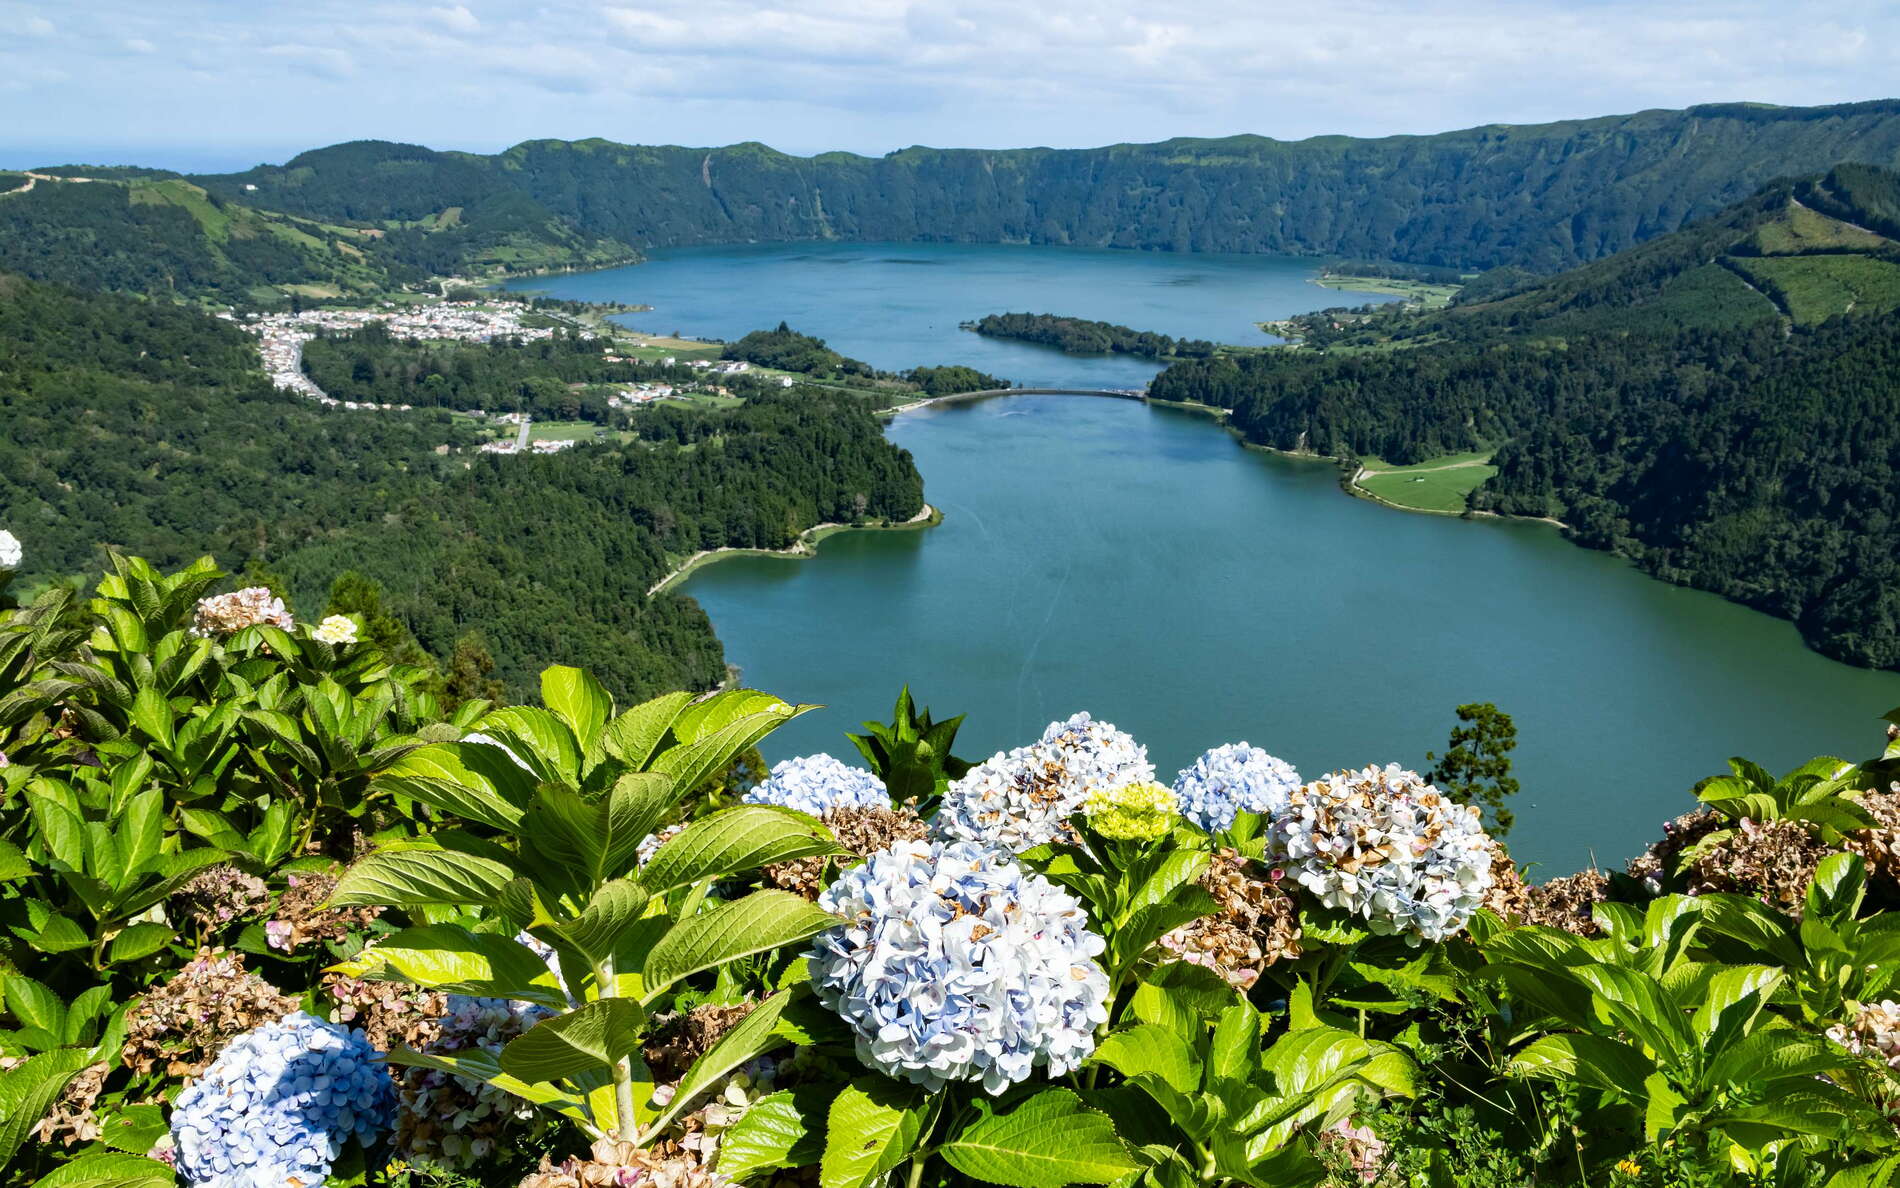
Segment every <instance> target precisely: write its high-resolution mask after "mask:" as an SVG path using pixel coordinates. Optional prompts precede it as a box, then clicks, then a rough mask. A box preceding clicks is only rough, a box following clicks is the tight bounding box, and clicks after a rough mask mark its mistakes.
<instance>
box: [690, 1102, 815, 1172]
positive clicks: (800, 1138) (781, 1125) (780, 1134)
mask: <svg viewBox="0 0 1900 1188" xmlns="http://www.w3.org/2000/svg"><path fill="white" fill-rule="evenodd" d="M831 1100H832V1092H831V1090H830V1088H829V1087H827V1086H824V1085H801V1086H800V1087H798V1088H797V1089H781V1090H780V1091H778V1092H777V1093H773V1094H770V1095H768V1096H766V1097H761V1098H760V1099H759V1100H757V1101H755V1102H753V1103H752V1104H751V1105H750V1106H748V1107H747V1108H746V1112H745V1113H744V1114H743V1115H741V1116H740V1118H739V1120H738V1121H737V1122H735V1123H733V1124H732V1126H731V1128H729V1129H728V1130H727V1131H726V1132H725V1133H724V1134H722V1135H721V1136H720V1137H719V1164H718V1171H719V1174H720V1175H722V1176H727V1177H729V1178H731V1179H734V1180H738V1181H742V1182H743V1181H744V1180H745V1179H746V1178H747V1177H748V1176H751V1175H753V1174H754V1173H756V1172H762V1171H771V1170H773V1169H775V1168H781V1167H806V1166H809V1165H811V1164H813V1163H816V1162H818V1161H819V1159H821V1158H822V1157H823V1155H824V1150H825V1146H824V1138H825V1115H826V1112H827V1111H828V1110H829V1108H830V1106H831Z"/></svg>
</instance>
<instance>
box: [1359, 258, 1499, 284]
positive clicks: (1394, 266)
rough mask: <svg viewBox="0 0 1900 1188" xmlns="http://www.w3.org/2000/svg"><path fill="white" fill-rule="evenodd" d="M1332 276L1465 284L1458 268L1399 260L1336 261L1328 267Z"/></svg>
mask: <svg viewBox="0 0 1900 1188" xmlns="http://www.w3.org/2000/svg"><path fill="white" fill-rule="evenodd" d="M1326 272H1327V274H1328V275H1330V276H1376V277H1381V278H1383V279H1386V280H1409V281H1418V282H1420V283H1422V284H1427V285H1456V284H1462V283H1463V282H1464V279H1465V277H1464V273H1462V272H1460V271H1459V270H1458V269H1456V268H1440V267H1434V266H1433V265H1430V264H1406V263H1404V262H1402V261H1399V260H1334V261H1333V262H1332V263H1330V264H1328V265H1327V266H1326Z"/></svg>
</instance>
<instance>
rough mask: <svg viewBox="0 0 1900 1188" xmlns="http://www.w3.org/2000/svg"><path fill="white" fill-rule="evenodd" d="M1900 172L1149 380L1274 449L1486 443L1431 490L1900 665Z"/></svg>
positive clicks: (1414, 449)
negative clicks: (1480, 459)
mask: <svg viewBox="0 0 1900 1188" xmlns="http://www.w3.org/2000/svg"><path fill="white" fill-rule="evenodd" d="M1896 182H1900V177H1896V175H1894V174H1892V173H1888V172H1886V171H1880V170H1835V171H1833V172H1831V173H1829V174H1827V175H1826V176H1824V177H1818V178H1815V179H1811V180H1808V181H1803V182H1796V183H1779V184H1776V185H1774V186H1770V187H1769V188H1768V189H1766V190H1765V191H1763V192H1762V193H1761V194H1758V195H1756V196H1755V197H1753V198H1751V199H1749V200H1748V201H1746V202H1743V203H1741V204H1739V205H1737V206H1736V207H1734V208H1731V209H1730V210H1728V211H1724V212H1722V213H1721V214H1719V215H1718V216H1716V217H1714V218H1712V219H1709V220H1706V221H1705V222H1702V223H1699V224H1696V225H1693V226H1691V227H1688V228H1685V229H1684V230H1682V231H1679V232H1676V233H1673V234H1670V235H1666V236H1662V237H1659V238H1657V239H1655V240H1653V241H1651V242H1649V243H1647V244H1644V245H1642V246H1640V247H1637V248H1634V249H1631V250H1629V251H1627V252H1622V253H1619V254H1618V255H1615V256H1612V257H1610V258H1608V259H1606V260H1602V261H1598V262H1596V263H1593V264H1589V265H1585V266H1584V267H1581V268H1578V269H1574V270H1572V271H1570V272H1567V273H1563V274H1561V275H1558V276H1556V277H1553V278H1550V279H1549V280H1547V281H1544V282H1541V283H1529V284H1528V287H1525V285H1526V282H1524V281H1523V280H1522V279H1521V278H1519V279H1517V280H1516V281H1514V283H1513V289H1514V291H1511V290H1507V291H1506V293H1505V294H1504V295H1503V296H1490V297H1481V299H1479V300H1476V301H1469V302H1465V303H1462V304H1460V305H1457V306H1454V307H1453V308H1451V309H1448V310H1444V311H1439V312H1431V313H1415V314H1397V315H1393V316H1391V317H1387V318H1378V317H1371V316H1368V318H1367V320H1366V321H1364V322H1362V323H1360V324H1359V325H1356V326H1352V327H1348V328H1347V329H1346V330H1345V331H1342V332H1341V333H1340V334H1338V335H1337V336H1335V337H1334V338H1333V339H1331V340H1326V339H1324V338H1321V337H1317V336H1316V337H1315V338H1313V339H1309V341H1308V344H1307V345H1305V346H1302V347H1300V348H1297V349H1292V350H1273V351H1264V352H1258V353H1254V354H1250V355H1241V356H1226V357H1221V358H1217V359H1212V360H1197V361H1191V362H1186V363H1180V364H1176V365H1175V366H1173V367H1171V368H1169V369H1168V370H1167V371H1166V372H1164V373H1163V374H1162V375H1161V376H1159V377H1158V378H1157V379H1156V380H1155V382H1154V384H1153V385H1152V386H1151V388H1150V391H1151V393H1152V394H1153V395H1155V396H1157V397H1160V398H1164V399H1170V400H1190V401H1197V402H1201V403H1206V404H1214V405H1218V406H1220V407H1223V408H1226V409H1229V410H1230V413H1229V420H1230V423H1231V424H1232V425H1233V426H1234V427H1235V428H1236V429H1238V430H1239V431H1240V432H1242V433H1243V434H1245V435H1246V436H1247V438H1248V439H1250V440H1252V441H1256V442H1260V443H1262V444H1266V445H1270V446H1273V447H1276V448H1279V449H1286V450H1304V451H1311V452H1315V453H1319V454H1326V455H1331V456H1335V457H1341V458H1358V459H1368V458H1370V459H1385V460H1389V462H1390V463H1391V464H1392V465H1393V466H1395V467H1406V466H1412V467H1419V466H1422V465H1429V464H1433V463H1438V462H1439V461H1440V460H1442V459H1445V458H1447V457H1448V456H1452V455H1469V454H1477V453H1479V452H1481V451H1495V455H1494V456H1493V457H1492V459H1491V465H1493V466H1495V467H1496V473H1495V475H1491V476H1488V477H1486V478H1485V480H1484V481H1483V482H1482V483H1478V484H1469V482H1468V480H1469V479H1470V478H1473V477H1476V476H1474V475H1472V474H1470V473H1468V472H1467V473H1465V474H1463V475H1457V476H1456V477H1458V478H1461V479H1464V480H1467V482H1466V484H1465V485H1466V489H1467V490H1469V496H1468V500H1467V501H1465V502H1464V503H1462V504H1461V503H1459V502H1457V501H1455V500H1453V501H1448V500H1446V499H1436V496H1435V502H1430V503H1429V504H1428V505H1429V506H1434V507H1440V508H1443V507H1450V508H1452V509H1456V508H1457V507H1459V506H1468V507H1469V508H1471V509H1473V510H1477V511H1491V512H1500V513H1504V514H1509V515H1523V516H1537V517H1549V518H1554V519H1557V520H1560V521H1562V522H1563V523H1565V524H1566V525H1567V526H1568V528H1569V530H1570V533H1571V535H1572V537H1573V539H1575V540H1577V541H1578V542H1579V543H1582V544H1585V545H1589V546H1591V547H1595V548H1602V549H1608V550H1611V551H1614V552H1617V553H1620V554H1622V555H1624V556H1627V557H1630V558H1631V559H1633V560H1635V561H1636V562H1637V563H1638V564H1640V565H1642V566H1643V567H1644V568H1646V569H1648V570H1649V571H1650V572H1652V573H1654V574H1655V575H1657V576H1658V577H1662V578H1665V579H1667V580H1670V581H1675V582H1680V583H1683V584H1688V585H1694V586H1698V587H1701V588H1703V589H1708V590H1713V591H1716V592H1718V593H1721V594H1724V595H1726V596H1728V597H1730V598H1733V599H1735V600H1737V601H1740V602H1744V603H1747V604H1748V605H1751V606H1754V607H1757V608H1759V609H1761V610H1765V611H1768V612H1769V613H1772V614H1776V615H1780V616H1782V617H1785V618H1789V619H1792V620H1794V621H1795V622H1796V624H1797V625H1799V626H1800V628H1801V630H1802V633H1803V635H1804V636H1805V637H1806V638H1807V640H1808V641H1809V642H1810V643H1811V644H1812V645H1813V646H1815V647H1816V648H1819V649H1820V650H1822V651H1825V652H1827V653H1828V654H1830V655H1833V656H1836V657H1839V658H1841V659H1844V660H1848V661H1851V662H1853V663H1858V664H1866V665H1875V666H1881V667H1890V668H1893V667H1900V593H1896V591H1900V562H1896V561H1895V557H1896V553H1895V550H1894V548H1893V539H1892V533H1893V525H1894V524H1895V523H1896V522H1900V483H1897V482H1896V478H1900V319H1896V318H1895V317H1893V316H1892V313H1893V311H1894V310H1895V309H1897V308H1900V255H1897V254H1896V248H1895V244H1894V243H1893V241H1891V240H1889V239H1887V238H1886V237H1885V236H1884V235H1882V234H1881V233H1879V232H1877V231H1875V230H1873V228H1875V227H1887V226H1891V225H1892V224H1891V223H1889V222H1884V221H1883V219H1885V218H1887V217H1889V216H1888V213H1887V212H1889V211H1891V210H1892V209H1893V208H1892V207H1885V208H1883V207H1882V206H1881V205H1880V203H1881V201H1882V200H1883V196H1886V195H1891V194H1893V193H1895V192H1896V189H1895V183H1896ZM1822 201H1825V204H1826V205H1827V207H1828V211H1827V213H1822V212H1821V211H1819V210H1817V209H1816V208H1815V204H1816V203H1817V202H1822ZM1863 203H1864V204H1863ZM1480 292H1481V293H1482V290H1480ZM1379 348H1384V349H1379ZM1393 348H1409V349H1393ZM1373 468H1374V469H1387V467H1385V466H1384V465H1378V466H1374V467H1373ZM1427 476H1436V481H1437V482H1438V483H1439V485H1440V486H1441V487H1442V486H1445V485H1446V484H1447V475H1446V473H1443V472H1439V471H1436V470H1429V469H1421V470H1417V471H1414V472H1412V474H1411V475H1409V476H1407V477H1406V478H1404V479H1401V478H1397V477H1379V478H1375V480H1374V484H1373V489H1374V490H1375V491H1376V490H1377V489H1378V488H1379V486H1380V485H1381V484H1383V485H1384V487H1385V488H1386V490H1385V492H1384V493H1385V494H1388V495H1389V494H1391V493H1392V488H1393V487H1394V486H1395V485H1396V484H1399V483H1401V482H1407V483H1409V481H1410V479H1411V478H1417V477H1427ZM1430 481H1432V479H1431V478H1429V477H1428V483H1429V482H1430ZM1472 488H1475V489H1472ZM1398 489H1399V490H1400V491H1405V490H1407V488H1405V487H1400V488H1398ZM1439 494H1443V492H1439ZM1460 494H1462V492H1460ZM1400 501H1401V502H1417V501H1407V500H1403V499H1401V500H1400Z"/></svg>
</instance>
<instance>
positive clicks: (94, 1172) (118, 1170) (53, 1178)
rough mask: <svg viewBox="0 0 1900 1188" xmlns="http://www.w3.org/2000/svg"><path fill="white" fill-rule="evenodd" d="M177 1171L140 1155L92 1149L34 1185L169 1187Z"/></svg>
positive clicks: (56, 1187) (57, 1187) (49, 1187)
mask: <svg viewBox="0 0 1900 1188" xmlns="http://www.w3.org/2000/svg"><path fill="white" fill-rule="evenodd" d="M177 1182H178V1173H177V1172H176V1171H173V1170H172V1167H171V1165H170V1164H166V1163H160V1162H159V1161H158V1160H156V1159H147V1158H146V1157H145V1156H143V1155H127V1154H121V1153H117V1152H95V1153H93V1154H91V1155H82V1156H80V1157H79V1158H78V1159H75V1160H73V1161H72V1162H71V1163H67V1164H63V1165H61V1166H60V1167H56V1168H54V1169H53V1170H52V1171H51V1172H49V1173H47V1174H46V1175H45V1176H43V1177H41V1178H40V1180H39V1181H38V1182H37V1183H35V1184H34V1188H171V1186H172V1185H173V1184H175V1183H177Z"/></svg>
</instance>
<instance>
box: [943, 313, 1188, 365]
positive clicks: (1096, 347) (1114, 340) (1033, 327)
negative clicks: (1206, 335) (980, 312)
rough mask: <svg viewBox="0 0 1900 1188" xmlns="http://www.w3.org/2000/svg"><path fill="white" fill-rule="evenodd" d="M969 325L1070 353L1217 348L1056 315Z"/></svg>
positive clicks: (1156, 353) (1178, 355)
mask: <svg viewBox="0 0 1900 1188" xmlns="http://www.w3.org/2000/svg"><path fill="white" fill-rule="evenodd" d="M969 328H970V329H972V330H974V331H976V332H977V333H978V334H982V335H984V336H986V337H989V338H1013V339H1016V340H1017V341H1019V342H1033V343H1037V344H1040V345H1042V346H1052V347H1055V348H1056V349H1057V350H1060V351H1066V352H1067V353H1069V354H1071V355H1135V356H1138V357H1140V358H1143V359H1206V358H1209V357H1211V356H1212V355H1213V354H1214V352H1215V350H1216V347H1215V345H1214V344H1213V343H1211V342H1208V341H1207V340H1205V339H1199V338H1173V337H1170V336H1169V335H1166V334H1155V333H1153V332H1151V331H1147V330H1132V329H1130V328H1129V327H1127V326H1117V325H1116V324H1115V323H1113V322H1097V321H1091V320H1090V319H1088V318H1065V317H1061V316H1059V315H1056V314H1031V313H1007V314H986V315H984V316H983V317H982V318H979V319H978V320H977V321H975V322H973V323H970V324H969Z"/></svg>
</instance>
